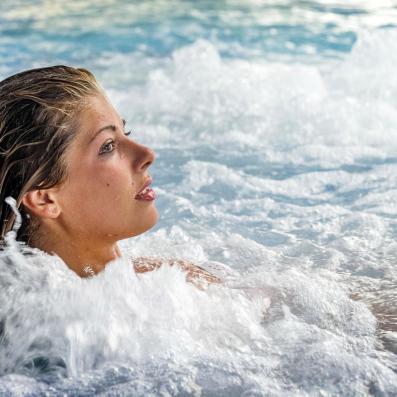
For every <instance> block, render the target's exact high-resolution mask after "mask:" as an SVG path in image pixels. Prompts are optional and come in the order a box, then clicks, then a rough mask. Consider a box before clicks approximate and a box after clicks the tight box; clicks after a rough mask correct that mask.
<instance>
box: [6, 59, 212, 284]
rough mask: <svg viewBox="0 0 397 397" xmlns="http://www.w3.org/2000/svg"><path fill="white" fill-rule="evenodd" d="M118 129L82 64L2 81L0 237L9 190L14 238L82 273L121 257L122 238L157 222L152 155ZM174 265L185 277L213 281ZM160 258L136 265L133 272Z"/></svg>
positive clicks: (8, 227)
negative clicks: (18, 223) (15, 227)
mask: <svg viewBox="0 0 397 397" xmlns="http://www.w3.org/2000/svg"><path fill="white" fill-rule="evenodd" d="M124 126H125V120H123V119H121V118H120V116H119V115H118V113H117V111H116V110H115V109H114V107H113V106H112V104H111V103H110V101H109V99H108V98H107V96H106V94H105V92H104V91H103V88H102V87H101V86H100V84H99V83H98V82H97V81H96V79H95V77H94V76H93V75H92V73H90V72H89V71H88V70H86V69H83V68H73V67H69V66H63V65H58V66H51V67H46V68H38V69H32V70H27V71H24V72H21V73H18V74H16V75H13V76H10V77H8V78H6V79H5V80H3V81H2V82H0V159H1V172H0V175H1V176H0V188H1V189H0V190H1V191H0V195H1V197H0V198H1V204H0V211H1V214H0V225H1V234H0V242H2V243H4V237H5V235H6V233H7V232H9V231H10V230H11V229H12V228H13V225H14V223H15V219H16V214H15V213H14V211H13V209H12V208H11V207H10V205H9V204H7V203H6V201H5V199H6V198H7V197H9V196H11V197H13V198H14V199H15V200H16V206H17V208H18V210H19V211H20V214H21V217H22V224H21V227H20V228H19V230H18V231H17V240H19V241H21V242H24V243H26V244H27V245H29V246H31V247H35V248H39V249H41V250H43V251H45V252H47V253H49V254H53V253H55V254H56V255H58V256H59V257H60V258H62V259H63V261H64V262H65V263H66V264H67V266H68V267H69V268H70V269H71V270H73V271H74V272H76V273H77V274H78V275H80V276H82V277H84V276H87V275H91V274H92V272H94V273H98V272H100V271H101V270H102V269H103V268H104V267H105V266H106V264H107V263H108V262H109V261H111V260H113V259H115V258H117V257H119V256H120V255H121V252H120V250H119V247H118V245H117V242H118V241H119V240H122V239H126V238H129V237H133V236H137V235H139V234H141V233H143V232H145V231H147V230H149V229H150V228H151V227H152V226H153V225H154V224H155V223H156V221H157V211H156V208H155V205H154V199H155V195H154V191H153V190H152V188H151V187H150V184H151V182H152V180H151V177H150V175H149V167H150V165H151V164H152V163H153V161H154V159H155V154H154V152H153V151H152V150H151V149H149V148H148V147H145V146H143V145H140V144H139V143H137V142H135V141H133V140H131V139H130V138H128V135H129V134H130V132H124ZM172 263H174V262H172V261H171V263H170V264H172ZM175 263H177V264H178V265H180V266H181V267H182V269H183V270H185V271H186V272H187V279H188V280H189V281H192V280H196V279H197V280H201V281H203V280H204V281H207V282H218V281H219V280H218V279H217V278H216V277H215V276H212V275H211V274H210V273H208V272H206V271H205V270H203V269H201V268H198V267H196V266H194V265H192V264H190V263H186V262H183V261H177V262H175ZM160 264H161V261H159V260H154V259H143V258H139V259H138V260H136V261H135V262H134V266H135V270H136V271H137V272H145V271H148V270H153V269H155V268H157V267H158V266H160ZM87 268H88V271H87Z"/></svg>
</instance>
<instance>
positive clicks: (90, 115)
mask: <svg viewBox="0 0 397 397" xmlns="http://www.w3.org/2000/svg"><path fill="white" fill-rule="evenodd" d="M119 121H120V116H119V114H118V113H117V111H116V109H115V108H114V107H113V105H112V104H111V102H110V100H109V99H108V98H107V97H106V96H105V95H101V94H98V95H96V96H94V97H89V98H87V99H86V103H85V106H84V108H83V109H82V111H81V112H80V114H79V122H80V123H79V124H80V126H81V127H85V128H83V129H84V130H87V129H88V130H90V129H99V128H101V127H103V125H104V124H103V123H108V124H112V123H116V122H117V123H118V122H119Z"/></svg>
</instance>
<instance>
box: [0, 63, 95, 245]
mask: <svg viewBox="0 0 397 397" xmlns="http://www.w3.org/2000/svg"><path fill="white" fill-rule="evenodd" d="M98 93H103V89H102V87H101V86H100V84H99V83H98V82H97V81H96V79H95V77H94V75H93V74H92V73H91V72H89V71H88V70H86V69H84V68H74V67H70V66H64V65H56V66H50V67H44V68H37V69H30V70H26V71H23V72H21V73H18V74H15V75H13V76H10V77H7V78H6V79H4V80H3V81H1V82H0V245H1V244H3V243H4V236H5V235H6V233H7V232H9V231H10V230H12V228H13V225H14V223H15V220H16V214H15V213H14V211H13V209H12V208H11V206H10V205H9V204H7V203H6V202H5V199H6V198H7V197H9V196H11V197H13V198H14V199H15V200H16V207H17V208H18V210H19V212H20V214H21V217H22V224H21V227H20V228H19V230H18V232H17V240H19V241H23V242H25V243H28V242H29V239H30V237H31V235H32V233H33V231H34V227H33V222H31V219H30V217H29V214H28V213H27V212H26V210H25V209H24V208H23V205H21V201H22V198H23V195H24V194H25V193H26V192H28V191H31V190H35V189H48V188H51V187H53V186H56V185H58V184H61V183H62V182H63V181H64V180H65V178H66V176H67V167H66V164H65V161H64V153H65V149H66V148H67V147H68V145H69V144H70V142H71V140H72V139H73V137H74V136H75V134H76V132H77V128H78V123H77V119H78V117H77V116H78V115H79V113H80V111H81V110H82V109H84V107H85V105H86V99H87V98H88V97H90V96H94V95H96V94H98Z"/></svg>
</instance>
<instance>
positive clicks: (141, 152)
mask: <svg viewBox="0 0 397 397" xmlns="http://www.w3.org/2000/svg"><path fill="white" fill-rule="evenodd" d="M130 142H131V144H132V145H133V156H132V158H133V167H134V170H135V171H136V172H144V171H146V169H147V168H148V167H149V166H150V165H151V164H152V163H153V161H154V160H155V158H156V154H155V153H154V151H153V150H152V149H150V148H149V147H147V146H144V145H141V144H140V143H137V142H134V141H131V140H130Z"/></svg>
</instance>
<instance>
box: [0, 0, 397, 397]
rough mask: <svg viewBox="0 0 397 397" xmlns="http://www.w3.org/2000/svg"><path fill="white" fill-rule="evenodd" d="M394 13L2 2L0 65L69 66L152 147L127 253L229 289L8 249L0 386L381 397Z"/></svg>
mask: <svg viewBox="0 0 397 397" xmlns="http://www.w3.org/2000/svg"><path fill="white" fill-rule="evenodd" d="M396 21H397V2H395V1H386V0H382V1H376V2H375V1H351V2H349V5H346V4H345V3H343V2H336V1H331V0H329V1H328V0H323V1H281V0H279V1H272V2H268V1H253V0H252V1H245V2H241V1H196V2H192V1H143V2H138V1H137V2H131V1H130V2H127V1H104V0H102V1H98V2H96V4H95V5H94V4H90V3H88V2H86V1H73V2H70V3H69V4H61V2H52V3H50V2H46V1H30V2H27V1H13V2H12V3H11V2H7V1H6V2H2V3H1V4H0V59H1V62H0V78H3V77H6V76H7V75H10V74H13V73H16V72H18V71H20V70H23V69H27V68H33V67H40V66H46V65H51V64H71V65H74V66H83V67H86V68H88V69H90V70H92V71H93V72H94V74H95V75H96V76H97V77H98V79H99V81H100V82H101V83H102V85H103V86H104V87H105V89H106V90H107V92H108V93H109V96H110V98H111V99H112V101H113V103H114V104H115V106H116V108H117V109H118V110H119V112H120V114H121V115H122V116H123V117H124V118H126V119H127V128H128V129H132V130H133V131H134V133H133V135H134V139H136V140H138V141H140V142H142V143H145V144H147V145H149V146H151V147H153V148H154V150H155V151H156V152H157V156H158V157H157V161H156V163H155V164H154V166H153V167H152V168H153V169H152V176H153V179H154V188H155V190H156V192H157V195H158V199H157V206H158V208H159V212H160V215H161V216H160V220H159V223H158V224H157V225H156V226H155V228H154V229H153V230H152V231H150V232H148V233H146V234H144V235H142V236H140V237H138V238H136V239H132V240H128V241H123V242H122V248H123V252H125V254H126V258H128V257H129V256H139V255H150V256H161V257H178V258H184V259H187V260H191V261H193V262H195V263H197V264H200V265H202V266H203V267H208V268H211V269H213V271H214V272H217V273H219V274H221V275H223V277H224V278H225V280H226V282H225V287H224V288H217V287H214V288H210V289H209V290H208V291H206V292H205V293H203V292H201V291H198V290H196V289H195V288H193V287H192V286H190V285H186V284H185V283H184V276H183V274H182V273H181V272H179V271H178V270H177V269H170V268H167V267H164V268H162V269H161V271H158V272H156V273H153V274H148V275H146V276H145V277H144V278H142V279H140V280H138V279H137V278H136V277H135V275H134V274H133V273H132V270H131V266H130V264H129V261H128V260H127V259H126V260H125V261H123V260H120V261H117V262H115V263H112V264H110V265H109V266H108V268H107V270H106V272H104V273H103V274H101V275H100V276H98V277H96V278H95V279H90V280H79V279H78V278H77V277H75V276H74V275H73V274H71V272H70V271H69V270H68V269H66V267H65V265H64V264H63V263H62V262H61V261H60V260H59V259H56V258H53V257H49V256H47V255H44V254H42V253H38V252H37V253H34V255H32V256H27V257H23V256H21V255H20V254H19V253H18V251H17V249H16V248H15V247H14V248H10V250H9V251H8V252H7V253H5V254H4V255H3V257H2V260H1V262H0V280H1V281H0V283H1V285H0V287H1V288H0V302H1V305H0V319H2V321H3V323H2V324H3V325H2V326H1V327H3V328H4V329H5V330H6V332H5V335H6V337H5V338H4V339H3V341H2V342H1V344H0V395H7V396H8V395H18V396H19V395H26V396H27V395H64V394H65V393H66V394H67V395H85V396H90V395H117V396H118V395H128V396H130V395H134V396H139V395H142V396H149V395H153V396H157V395H161V396H175V395H180V396H200V395H203V396H224V395H228V396H241V395H244V396H262V395H263V396H265V395H266V396H268V395H271V396H286V395H288V396H335V395H341V396H356V395H358V396H361V395H362V396H364V395H376V396H392V395H396V394H397V374H396V370H397V358H396V354H397V295H396V292H395V291H396V287H397V272H396V267H395V263H396V258H397V245H396V242H395V241H396V237H397V222H396V220H397V206H396V202H397V190H396V183H397V180H396V175H397V156H396V153H397V139H396V138H397V132H396V131H397V130H396V125H397V77H396V76H397V75H396V73H395V71H396V66H397V28H396V27H397V26H396ZM1 327H0V328H1ZM46 393H47V394H46Z"/></svg>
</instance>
